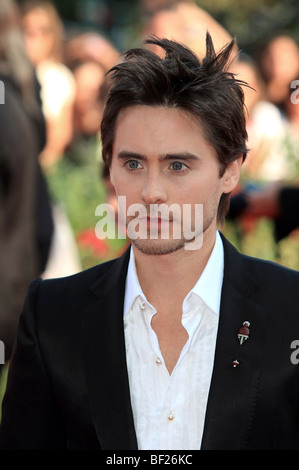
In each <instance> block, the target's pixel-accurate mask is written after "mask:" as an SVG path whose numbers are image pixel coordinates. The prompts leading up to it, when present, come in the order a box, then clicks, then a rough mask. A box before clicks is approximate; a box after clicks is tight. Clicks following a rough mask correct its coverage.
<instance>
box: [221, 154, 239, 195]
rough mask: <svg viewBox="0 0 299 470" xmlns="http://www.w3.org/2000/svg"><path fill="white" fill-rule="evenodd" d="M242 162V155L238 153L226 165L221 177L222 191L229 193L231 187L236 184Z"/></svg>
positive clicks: (231, 189) (233, 187)
mask: <svg viewBox="0 0 299 470" xmlns="http://www.w3.org/2000/svg"><path fill="white" fill-rule="evenodd" d="M242 163H243V157H242V155H240V156H239V157H238V158H237V159H236V160H234V161H233V162H232V163H230V164H229V165H228V167H227V168H226V170H225V172H224V175H223V177H222V181H223V192H224V193H231V192H232V191H233V189H235V187H236V186H237V184H238V182H239V179H240V173H241V166H242Z"/></svg>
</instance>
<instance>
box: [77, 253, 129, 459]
mask: <svg viewBox="0 0 299 470" xmlns="http://www.w3.org/2000/svg"><path fill="white" fill-rule="evenodd" d="M128 260H129V249H128V250H127V251H126V252H125V253H124V255H123V256H122V257H121V258H119V259H117V260H115V261H113V262H112V263H110V265H107V269H106V271H105V273H104V274H103V276H102V277H101V278H100V279H99V280H98V281H97V282H96V284H95V285H94V286H92V291H93V292H94V294H95V295H96V300H95V302H94V303H92V304H91V305H90V306H89V307H88V308H87V309H85V310H84V312H83V317H82V329H83V355H84V368H85V374H86V382H87V389H88V392H89V399H90V405H91V412H92V417H93V421H94V426H95V429H96V432H97V435H98V439H99V442H100V446H101V448H102V449H105V450H112V449H113V450H116V449H118V450H120V449H128V450H131V449H137V441H136V435H135V428H134V422H133V414H132V409H131V402H130V391H129V381H128V375H127V365H126V353H125V340H124V328H123V300H124V292H125V278H126V271H127V265H128Z"/></svg>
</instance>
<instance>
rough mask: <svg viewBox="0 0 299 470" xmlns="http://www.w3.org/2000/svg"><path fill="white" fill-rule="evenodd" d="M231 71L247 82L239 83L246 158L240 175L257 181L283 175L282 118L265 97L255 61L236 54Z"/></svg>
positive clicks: (284, 132)
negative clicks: (245, 136)
mask: <svg viewBox="0 0 299 470" xmlns="http://www.w3.org/2000/svg"><path fill="white" fill-rule="evenodd" d="M232 72H233V73H234V74H236V77H237V78H238V79H239V80H242V81H244V82H246V83H248V84H249V85H250V87H248V86H247V87H243V91H244V95H245V104H246V108H247V132H248V146H249V153H248V159H247V161H246V162H245V163H244V168H243V176H244V178H245V179H246V180H247V181H250V182H251V183H253V184H258V183H260V182H262V181H276V180H277V179H280V178H282V177H287V176H288V174H289V168H288V162H287V159H286V155H285V152H284V151H283V141H284V138H285V136H286V125H285V121H284V119H283V117H282V114H281V112H280V110H279V108H278V107H277V106H276V105H275V104H274V103H272V102H270V101H269V100H268V99H267V96H266V94H265V85H264V82H263V80H262V77H261V76H260V74H259V70H258V67H257V64H256V63H255V61H254V59H252V58H251V57H250V56H248V55H246V54H240V56H239V60H238V61H235V62H234V64H233V67H232Z"/></svg>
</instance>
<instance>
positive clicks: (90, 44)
mask: <svg viewBox="0 0 299 470" xmlns="http://www.w3.org/2000/svg"><path fill="white" fill-rule="evenodd" d="M119 60H120V53H119V52H118V51H117V50H116V48H115V47H114V46H113V45H112V44H111V43H110V41H108V40H107V39H106V38H105V37H103V36H101V35H100V34H98V33H96V32H93V31H89V32H84V33H78V34H76V35H74V36H72V37H70V38H69V39H68V40H67V41H66V43H65V61H66V65H67V66H68V67H69V69H70V70H71V71H72V72H73V75H74V79H75V83H76V94H75V103H74V141H75V142H76V139H80V138H84V139H89V138H90V137H94V136H96V137H98V133H99V130H100V123H101V119H102V113H103V106H104V101H105V98H106V92H107V83H106V78H105V74H106V72H107V71H108V70H109V69H110V68H111V67H113V66H114V65H116V64H117V63H118V61H119Z"/></svg>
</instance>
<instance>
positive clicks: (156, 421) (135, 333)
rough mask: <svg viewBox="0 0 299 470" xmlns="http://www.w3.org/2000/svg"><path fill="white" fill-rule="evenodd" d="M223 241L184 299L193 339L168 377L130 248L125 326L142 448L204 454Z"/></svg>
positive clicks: (185, 322)
mask: <svg viewBox="0 0 299 470" xmlns="http://www.w3.org/2000/svg"><path fill="white" fill-rule="evenodd" d="M223 267H224V255H223V245H222V240H221V237H220V235H219V233H218V232H217V235H216V242H215V245H214V248H213V251H212V253H211V256H210V258H209V260H208V263H207V265H206V267H205V269H204V271H203V273H202V275H201V276H200V278H199V280H198V281H197V283H196V285H195V286H194V287H193V289H191V291H190V292H189V293H188V295H187V296H186V297H185V299H184V302H183V306H182V324H183V326H184V328H185V329H186V331H187V333H188V335H189V338H188V340H187V342H186V344H185V346H184V347H183V349H182V351H181V355H180V357H179V359H178V362H177V364H176V366H175V368H174V369H173V371H172V373H171V375H170V374H169V372H168V370H167V368H166V366H165V363H164V360H163V356H162V354H161V351H160V348H159V343H158V338H157V335H156V334H155V332H154V330H153V329H152V327H151V320H152V317H153V315H155V313H156V310H155V308H154V307H153V306H152V305H151V304H150V303H149V302H148V301H147V299H146V297H145V295H144V294H143V292H142V289H141V287H140V284H139V281H138V277H137V273H136V267H135V260H134V253H133V250H132V249H131V255H130V261H129V266H128V272H127V279H126V291H125V302H124V327H125V341H126V354H127V364H128V374H129V383H130V393H131V402H132V408H133V416H134V423H135V429H136V435H137V442H138V448H139V449H140V450H142V449H150V450H171V449H172V450H196V449H200V446H201V440H202V434H203V427H204V420H205V412H206V406H207V399H208V393H209V388H210V380H211V375H212V369H213V363H214V353H215V344H216V336H217V328H218V318H219V310H220V298H221V289H222V281H223Z"/></svg>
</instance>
